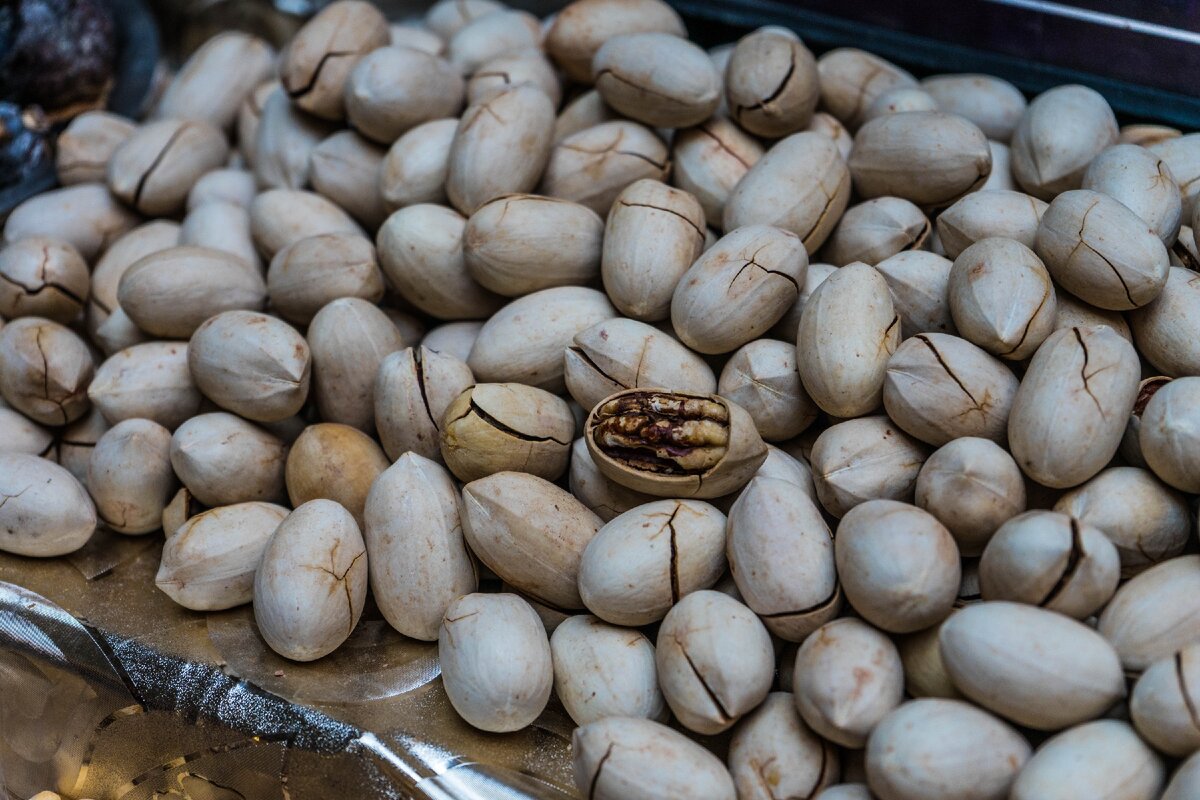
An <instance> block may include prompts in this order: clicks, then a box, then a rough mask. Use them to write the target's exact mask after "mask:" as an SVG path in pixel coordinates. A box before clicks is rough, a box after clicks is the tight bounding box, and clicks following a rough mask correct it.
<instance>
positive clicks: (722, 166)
mask: <svg viewBox="0 0 1200 800" xmlns="http://www.w3.org/2000/svg"><path fill="white" fill-rule="evenodd" d="M763 152H764V149H763V146H762V145H761V144H759V142H758V140H757V139H755V138H754V137H753V136H751V135H750V134H748V133H746V132H745V131H743V130H742V129H741V128H739V127H738V126H737V125H735V124H734V123H733V122H731V121H730V120H728V119H726V118H725V117H721V116H715V117H712V118H710V119H708V120H705V121H704V122H702V123H700V124H699V125H696V126H695V127H692V128H687V129H684V130H679V131H676V132H675V136H674V138H673V139H672V140H671V161H672V162H673V166H674V168H673V169H672V171H671V180H672V182H673V183H674V184H675V185H676V186H678V187H679V188H680V189H682V190H684V191H685V192H688V193H690V194H691V195H692V196H694V197H695V198H696V200H697V201H699V203H700V207H701V208H702V209H704V218H705V219H706V220H707V221H708V224H709V225H710V226H712V227H714V228H720V227H722V224H723V220H724V216H725V203H726V201H727V200H728V199H729V194H730V192H732V191H733V188H734V187H735V186H737V184H738V181H740V180H741V179H742V177H743V176H744V175H745V174H746V173H747V172H749V171H750V168H751V167H753V166H754V165H755V163H757V162H758V160H759V159H760V158H762V155H763Z"/></svg>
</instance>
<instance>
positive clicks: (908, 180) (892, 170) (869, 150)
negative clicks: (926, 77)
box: [848, 111, 992, 209]
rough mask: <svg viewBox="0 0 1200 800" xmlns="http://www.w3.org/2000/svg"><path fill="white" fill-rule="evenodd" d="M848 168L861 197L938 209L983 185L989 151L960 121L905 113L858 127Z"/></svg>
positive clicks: (932, 113)
mask: <svg viewBox="0 0 1200 800" xmlns="http://www.w3.org/2000/svg"><path fill="white" fill-rule="evenodd" d="M848 166H849V167H850V174H851V176H852V177H853V179H854V188H855V189H856V190H857V191H858V193H859V194H860V195H862V196H863V197H867V198H870V197H881V196H884V195H890V196H893V197H902V198H904V199H905V200H911V201H912V202H913V203H915V204H917V205H918V206H921V207H922V208H926V209H938V208H945V207H946V206H948V205H950V204H952V203H953V202H954V201H955V200H958V199H959V198H960V197H962V196H963V195H965V194H967V193H968V192H972V191H975V190H976V189H978V188H979V187H980V186H982V185H983V183H984V181H986V180H987V178H988V176H989V175H990V174H991V172H992V153H991V150H990V149H988V144H987V137H985V136H984V135H983V131H981V130H979V128H978V127H976V126H975V124H974V123H972V122H970V121H969V120H967V119H965V118H964V117H960V116H957V115H955V114H945V113H942V112H940V111H910V112H908V113H904V114H887V115H884V116H882V117H877V118H875V119H873V120H871V121H870V122H868V123H866V124H865V125H863V126H862V127H861V128H859V129H858V133H856V134H855V136H854V149H853V150H852V151H851V152H850V158H849V160H848Z"/></svg>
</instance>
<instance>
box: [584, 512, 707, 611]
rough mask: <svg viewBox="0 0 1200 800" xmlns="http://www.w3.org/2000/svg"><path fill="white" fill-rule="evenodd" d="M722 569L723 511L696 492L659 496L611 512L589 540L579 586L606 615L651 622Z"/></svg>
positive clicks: (704, 586) (589, 601)
mask: <svg viewBox="0 0 1200 800" xmlns="http://www.w3.org/2000/svg"><path fill="white" fill-rule="evenodd" d="M724 571H725V515H724V514H722V513H721V512H720V511H718V510H717V509H716V508H714V507H713V506H711V505H709V504H708V503H702V502H698V501H696V500H656V501H652V502H647V503H644V504H642V505H638V506H636V507H634V508H632V509H630V510H628V511H626V512H624V513H622V514H619V515H617V516H615V517H614V518H613V519H611V520H609V521H608V522H607V523H606V524H605V525H604V526H603V527H602V528H600V530H599V531H598V532H597V533H596V535H595V537H594V538H593V539H592V540H591V541H590V542H588V545H587V549H586V550H584V552H583V558H582V561H581V562H580V565H579V594H580V597H581V598H582V600H583V604H584V605H585V606H586V607H587V609H588V610H589V611H591V612H592V613H593V614H595V615H596V616H597V617H599V618H600V619H603V620H604V621H605V622H609V623H612V624H614V625H625V626H639V625H648V624H650V623H653V622H657V621H658V620H660V619H662V618H663V616H664V615H665V614H666V613H667V611H668V610H670V608H671V607H672V606H673V605H675V604H676V603H678V602H679V601H680V600H681V599H682V598H683V597H686V596H687V595H688V594H690V593H692V592H695V591H699V590H701V589H708V588H710V587H711V586H713V584H715V583H716V582H717V580H718V579H719V578H720V577H721V574H722V573H723V572H724ZM631 587H632V588H631Z"/></svg>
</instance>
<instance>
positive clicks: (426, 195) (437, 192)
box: [379, 119, 458, 212]
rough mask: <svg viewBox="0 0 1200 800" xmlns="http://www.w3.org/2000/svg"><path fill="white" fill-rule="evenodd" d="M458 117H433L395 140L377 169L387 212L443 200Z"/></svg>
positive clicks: (380, 189)
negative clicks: (378, 169)
mask: <svg viewBox="0 0 1200 800" xmlns="http://www.w3.org/2000/svg"><path fill="white" fill-rule="evenodd" d="M457 130H458V120H457V119H435V120H432V121H430V122H425V123H422V124H420V125H417V126H416V127H414V128H413V129H412V130H409V131H407V132H406V133H405V134H404V135H403V136H401V137H400V138H398V139H396V140H395V141H394V142H393V143H392V145H391V147H390V148H388V151H387V155H385V156H384V158H383V164H382V165H381V167H380V171H379V191H380V194H381V195H382V196H383V205H384V208H386V209H387V210H388V211H389V212H391V211H396V210H398V209H401V208H404V207H405V206H411V205H417V204H418V203H445V202H446V170H447V169H449V166H450V145H451V144H452V143H453V142H454V134H455V132H456V131H457Z"/></svg>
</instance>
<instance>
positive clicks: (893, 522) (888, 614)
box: [834, 500, 962, 633]
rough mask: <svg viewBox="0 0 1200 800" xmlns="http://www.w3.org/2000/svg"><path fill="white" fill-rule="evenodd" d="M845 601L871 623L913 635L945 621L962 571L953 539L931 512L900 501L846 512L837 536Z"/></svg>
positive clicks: (868, 504) (869, 503)
mask: <svg viewBox="0 0 1200 800" xmlns="http://www.w3.org/2000/svg"><path fill="white" fill-rule="evenodd" d="M834 556H835V558H836V561H837V568H838V576H839V577H840V578H841V581H842V590H843V591H844V592H845V594H846V600H847V601H849V603H850V605H851V606H853V607H854V610H855V611H857V612H858V613H860V614H862V615H863V618H864V619H866V620H867V621H868V622H870V623H871V624H873V625H875V626H876V627H879V628H881V629H882V630H885V631H888V632H890V633H912V632H913V631H918V630H921V629H922V628H928V627H929V626H930V625H934V624H936V623H938V622H940V621H942V620H943V619H945V618H946V617H947V616H948V615H949V614H950V611H951V609H952V608H953V606H954V602H955V600H956V599H957V595H958V589H959V584H960V579H961V575H962V570H961V566H960V564H959V555H958V548H957V546H955V544H954V537H952V536H951V535H950V532H949V531H948V530H946V528H945V527H944V526H943V525H942V524H941V523H940V522H938V521H937V518H935V517H934V516H933V515H932V514H929V513H927V512H925V511H922V510H921V509H919V508H917V507H916V506H910V505H908V504H907V503H899V502H896V501H895V500H869V501H867V502H865V503H862V504H861V505H858V506H855V507H854V508H852V509H850V511H849V512H847V513H846V516H844V517H843V518H842V520H841V522H840V523H838V527H837V532H836V534H835V536H834Z"/></svg>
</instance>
